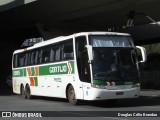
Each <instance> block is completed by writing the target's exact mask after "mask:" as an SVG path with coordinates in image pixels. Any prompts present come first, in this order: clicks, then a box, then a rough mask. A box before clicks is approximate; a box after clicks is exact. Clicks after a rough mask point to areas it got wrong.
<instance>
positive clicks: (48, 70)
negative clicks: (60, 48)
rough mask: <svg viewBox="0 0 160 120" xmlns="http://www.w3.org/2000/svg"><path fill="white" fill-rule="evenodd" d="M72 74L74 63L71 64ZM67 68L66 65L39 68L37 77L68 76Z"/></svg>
mask: <svg viewBox="0 0 160 120" xmlns="http://www.w3.org/2000/svg"><path fill="white" fill-rule="evenodd" d="M71 67H72V72H71V73H72V74H73V73H74V63H72V62H71ZM68 70H69V67H68V65H67V63H61V64H53V65H47V66H40V67H39V75H58V74H68Z"/></svg>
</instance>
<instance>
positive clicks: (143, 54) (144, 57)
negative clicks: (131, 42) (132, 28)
mask: <svg viewBox="0 0 160 120" xmlns="http://www.w3.org/2000/svg"><path fill="white" fill-rule="evenodd" d="M136 48H138V49H140V51H141V55H142V60H141V61H139V62H140V63H143V62H146V61H147V54H146V49H145V48H144V47H141V46H136Z"/></svg>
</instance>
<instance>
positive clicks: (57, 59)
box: [55, 45, 61, 61]
mask: <svg viewBox="0 0 160 120" xmlns="http://www.w3.org/2000/svg"><path fill="white" fill-rule="evenodd" d="M55 49H56V50H55V60H56V61H60V58H61V55H60V53H61V46H60V45H58V46H56V47H55Z"/></svg>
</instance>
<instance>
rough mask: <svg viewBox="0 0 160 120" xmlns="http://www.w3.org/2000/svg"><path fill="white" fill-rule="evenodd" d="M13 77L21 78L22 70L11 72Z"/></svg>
mask: <svg viewBox="0 0 160 120" xmlns="http://www.w3.org/2000/svg"><path fill="white" fill-rule="evenodd" d="M12 75H13V77H22V76H23V69H16V70H13V71H12Z"/></svg>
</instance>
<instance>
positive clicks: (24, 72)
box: [23, 68, 27, 76]
mask: <svg viewBox="0 0 160 120" xmlns="http://www.w3.org/2000/svg"><path fill="white" fill-rule="evenodd" d="M23 75H24V76H27V74H26V68H23Z"/></svg>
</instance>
